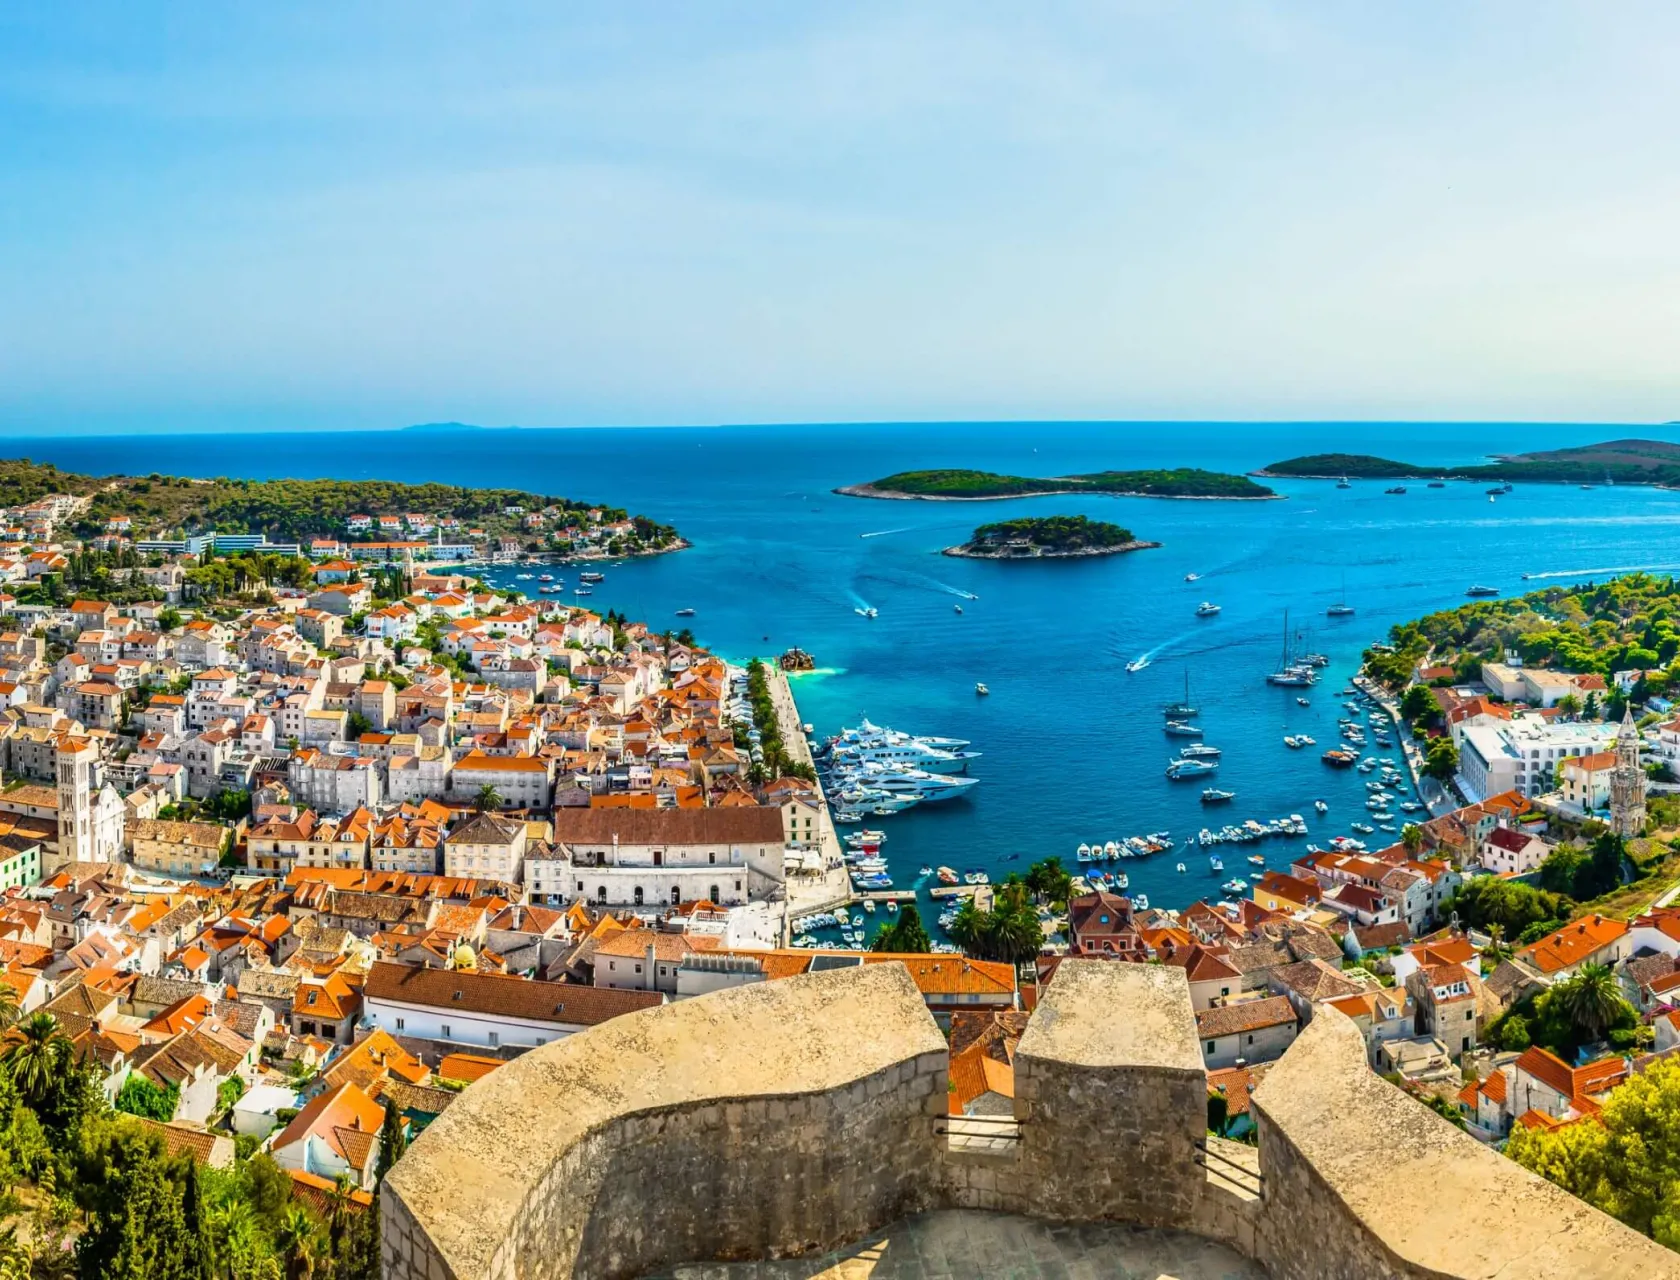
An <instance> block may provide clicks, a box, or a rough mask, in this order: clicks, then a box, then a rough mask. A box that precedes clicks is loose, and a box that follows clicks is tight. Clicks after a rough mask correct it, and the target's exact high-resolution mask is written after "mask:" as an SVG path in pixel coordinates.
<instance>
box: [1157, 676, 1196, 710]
mask: <svg viewBox="0 0 1680 1280" xmlns="http://www.w3.org/2000/svg"><path fill="white" fill-rule="evenodd" d="M1162 710H1163V711H1165V712H1166V714H1167V718H1168V719H1170V720H1182V719H1183V718H1184V717H1185V716H1193V715H1199V714H1200V712H1199V710H1198V709H1197V708H1196V707H1195V706H1193V705H1192V704H1191V702H1190V669H1189V668H1188V667H1186V668H1185V670H1184V701H1183V702H1174V703H1171V704H1170V705H1168V706H1166V707H1163V708H1162Z"/></svg>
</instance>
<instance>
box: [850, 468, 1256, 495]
mask: <svg viewBox="0 0 1680 1280" xmlns="http://www.w3.org/2000/svg"><path fill="white" fill-rule="evenodd" d="M834 492H836V493H842V494H846V495H847V496H849V497H853V498H925V499H932V500H935V501H956V502H961V501H969V502H974V501H985V500H989V499H994V498H1038V497H1044V496H1047V495H1051V494H1064V493H1102V494H1111V495H1115V496H1120V497H1135V498H1275V497H1277V496H1278V495H1277V494H1276V493H1274V492H1273V491H1272V490H1271V489H1268V488H1267V487H1266V486H1265V485H1263V484H1256V483H1255V482H1254V481H1253V480H1251V479H1249V477H1247V476H1236V475H1227V474H1225V473H1223V472H1219V471H1203V470H1201V469H1200V468H1197V467H1177V468H1173V469H1170V470H1165V471H1093V472H1090V473H1088V474H1085V475H1074V476H1048V477H1034V476H1008V475H999V474H998V473H997V472H995V471H967V470H961V469H945V470H936V471H900V472H898V473H897V474H895V475H890V476H886V477H884V478H882V479H880V480H873V481H871V482H870V483H868V484H852V485H844V486H842V487H841V488H838V489H836V490H835V491H834Z"/></svg>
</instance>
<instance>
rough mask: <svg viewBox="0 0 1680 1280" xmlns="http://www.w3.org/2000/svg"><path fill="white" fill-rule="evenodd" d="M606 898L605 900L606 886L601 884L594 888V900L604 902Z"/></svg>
mask: <svg viewBox="0 0 1680 1280" xmlns="http://www.w3.org/2000/svg"><path fill="white" fill-rule="evenodd" d="M606 900H607V886H606V885H602V886H601V887H600V888H598V889H596V890H595V901H596V902H605V901H606Z"/></svg>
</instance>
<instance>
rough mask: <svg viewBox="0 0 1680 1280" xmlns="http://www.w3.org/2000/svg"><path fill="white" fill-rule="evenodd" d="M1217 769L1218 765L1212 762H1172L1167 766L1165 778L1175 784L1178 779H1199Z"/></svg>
mask: <svg viewBox="0 0 1680 1280" xmlns="http://www.w3.org/2000/svg"><path fill="white" fill-rule="evenodd" d="M1218 768H1219V764H1218V762H1217V761H1214V760H1182V759H1180V760H1174V761H1172V762H1171V763H1170V764H1168V765H1167V777H1169V778H1171V779H1172V780H1173V781H1175V782H1176V781H1178V780H1179V779H1180V778H1199V777H1202V776H1203V775H1204V774H1209V773H1213V772H1214V771H1215V770H1216V769H1218Z"/></svg>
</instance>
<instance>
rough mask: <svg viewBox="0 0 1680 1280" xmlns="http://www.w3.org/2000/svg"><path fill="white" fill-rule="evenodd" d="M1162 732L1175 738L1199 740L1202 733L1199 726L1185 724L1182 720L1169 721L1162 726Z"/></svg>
mask: <svg viewBox="0 0 1680 1280" xmlns="http://www.w3.org/2000/svg"><path fill="white" fill-rule="evenodd" d="M1163 731H1164V732H1165V733H1167V734H1169V735H1171V736H1172V737H1175V738H1199V737H1201V736H1202V731H1201V729H1200V727H1199V726H1197V725H1193V724H1185V723H1184V721H1182V720H1169V721H1167V723H1166V724H1165V726H1163Z"/></svg>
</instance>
